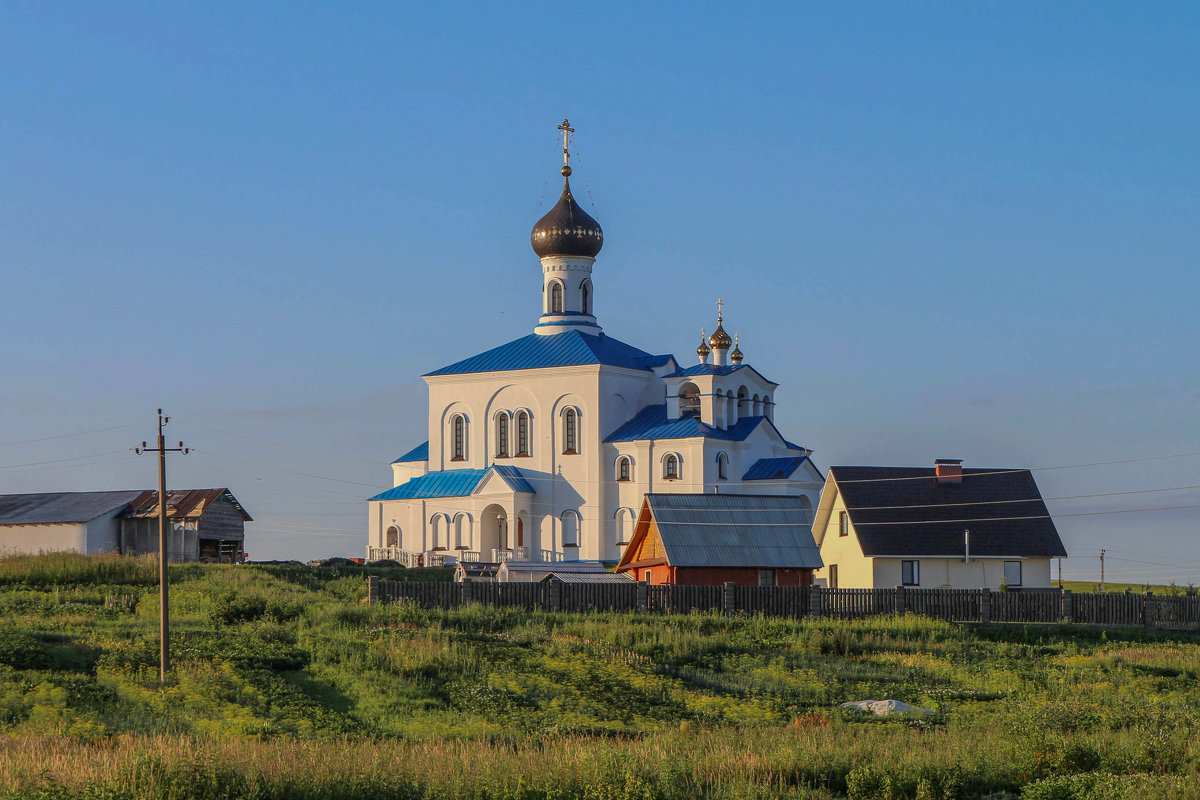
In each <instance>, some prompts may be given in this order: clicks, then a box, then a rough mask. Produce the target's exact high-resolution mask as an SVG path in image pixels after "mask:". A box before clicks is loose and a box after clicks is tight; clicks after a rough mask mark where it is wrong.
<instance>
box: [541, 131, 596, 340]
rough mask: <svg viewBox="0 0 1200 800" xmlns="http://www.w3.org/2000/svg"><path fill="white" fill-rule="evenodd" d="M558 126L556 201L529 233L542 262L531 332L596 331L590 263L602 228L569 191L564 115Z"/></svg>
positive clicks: (568, 137)
mask: <svg viewBox="0 0 1200 800" xmlns="http://www.w3.org/2000/svg"><path fill="white" fill-rule="evenodd" d="M557 130H558V131H559V133H561V134H562V141H563V147H562V152H563V165H562V176H563V189H562V194H561V195H559V198H558V202H557V203H556V204H555V205H554V208H552V209H550V211H549V213H547V214H546V216H544V217H542V218H541V219H540V220H538V222H537V224H536V225H534V226H533V233H531V234H530V237H529V238H530V243H531V244H532V245H533V252H535V253H537V255H538V258H539V259H540V260H541V262H542V316H541V318H540V319H539V320H538V324H537V326H535V327H534V332H535V333H540V334H546V335H550V334H555V333H566V332H567V331H572V330H578V331H581V332H583V333H590V334H598V333H600V326H599V325H598V324H597V323H596V316H595V313H594V310H593V299H594V298H593V292H592V267H593V265H595V263H596V254H597V253H599V252H600V248H601V247H603V246H604V231H603V230H601V228H600V223H598V222H596V220H594V219H592V218H591V216H589V215H588V213H587V212H586V211H584V210H583V209H582V208H580V207H579V203H577V202H575V197H574V196H573V195H572V194H571V149H570V148H571V134H573V133H574V132H575V129H574V128H572V127H571V123H570V121H569V120H565V119H564V120H563V121H562V124H561V125H559V126H558V128H557Z"/></svg>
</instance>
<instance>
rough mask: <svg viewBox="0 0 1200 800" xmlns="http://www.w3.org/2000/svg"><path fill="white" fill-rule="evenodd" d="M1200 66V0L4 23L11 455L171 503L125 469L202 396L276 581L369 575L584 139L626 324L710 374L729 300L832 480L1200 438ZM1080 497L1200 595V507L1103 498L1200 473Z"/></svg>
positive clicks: (338, 11) (517, 328)
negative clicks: (434, 403) (386, 495)
mask: <svg viewBox="0 0 1200 800" xmlns="http://www.w3.org/2000/svg"><path fill="white" fill-rule="evenodd" d="M1198 42H1200V12H1198V11H1197V8H1196V6H1194V5H1193V4H1184V3H1179V4H1165V3H1164V4H1151V5H1147V4H1134V3H1130V4H1127V5H1115V4H1108V3H1082V2H1080V3H1054V4H1045V3H944V4H937V3H925V4H883V3H878V4H875V3H870V4H868V3H829V4H823V5H818V4H796V3H786V4H782V3H781V4H778V5H776V6H770V5H766V4H764V5H761V6H757V7H755V8H750V9H741V10H729V9H726V8H720V7H717V6H716V5H713V6H705V5H703V4H697V3H679V4H671V5H667V4H653V5H643V4H633V5H621V4H615V3H604V4H598V5H594V6H586V5H571V4H566V5H564V4H562V3H546V4H538V5H534V4H526V5H522V6H521V7H520V9H519V10H513V8H512V7H506V6H502V5H500V4H497V5H495V6H493V5H471V4H446V3H439V4H429V5H428V6H426V7H424V8H420V7H417V4H393V3H387V4H384V3H381V4H367V3H354V4H317V3H304V4H302V3H278V4H267V3H255V4H241V3H237V4H234V3H226V4H218V3H213V4H203V7H201V4H185V5H178V4H176V5H164V4H159V3H147V4H133V3H106V4H102V5H98V4H94V3H67V2H62V3H18V2H10V3H4V4H3V5H0V296H2V297H3V299H4V303H3V313H2V314H0V343H2V344H0V443H7V442H12V441H14V440H24V439H32V438H39V437H45V436H52V435H56V434H60V433H70V432H74V431H83V430H90V429H94V428H101V427H106V426H110V425H121V424H125V423H129V422H135V421H142V422H143V424H142V425H141V426H139V427H133V428H126V429H122V430H118V431H110V432H108V433H101V434H95V435H91V436H83V437H74V438H67V439H57V440H50V441H43V442H35V443H30V444H24V445H11V444H10V445H5V446H3V447H0V467H14V465H32V466H21V467H15V468H12V469H0V491H5V492H8V491H51V490H64V489H107V488H130V487H150V486H152V485H153V482H154V464H153V462H152V461H151V460H150V459H149V458H145V457H143V458H142V459H140V460H137V459H131V460H122V461H110V459H118V458H121V457H122V453H121V452H120V451H121V449H122V448H125V447H128V446H131V445H132V444H134V443H136V442H139V441H141V439H143V438H148V437H149V436H150V435H151V433H152V428H151V427H150V422H151V418H152V414H153V410H154V408H155V407H157V406H159V405H162V406H164V407H165V408H167V409H168V411H170V412H171V413H173V414H176V415H178V417H179V418H180V420H181V421H180V422H179V423H178V424H176V425H172V428H171V431H170V433H171V436H172V437H173V438H176V439H178V438H184V439H186V440H187V441H188V443H189V444H191V445H194V446H195V447H197V448H199V449H200V450H202V451H204V452H203V453H199V454H194V455H191V456H187V457H186V458H176V459H174V460H173V462H172V469H173V472H172V477H171V483H172V485H175V486H184V485H186V486H201V485H203V486H211V485H227V486H229V487H230V488H231V489H232V490H233V491H234V493H235V494H236V495H237V496H238V497H239V498H241V499H242V500H243V501H244V503H245V504H246V506H247V507H248V508H249V509H250V511H251V513H252V514H254V516H255V518H256V520H258V521H259V522H258V523H257V524H256V525H255V526H252V531H251V533H250V536H249V544H248V549H249V550H250V552H251V556H252V557H257V558H272V557H276V558H286V557H299V558H310V557H317V556H324V555H330V554H352V555H357V554H359V553H360V551H361V546H362V543H363V538H362V531H363V529H364V527H365V521H364V520H365V504H364V503H362V502H361V500H360V499H358V498H362V497H365V496H367V495H369V494H371V493H372V490H371V487H374V486H378V487H384V486H386V485H389V479H390V471H389V469H388V467H387V466H386V465H387V463H388V462H389V461H390V460H391V459H392V458H394V457H396V456H397V455H399V454H400V453H402V452H404V451H405V450H407V449H408V448H409V447H410V446H411V445H413V444H416V443H418V442H419V441H421V440H423V439H424V433H423V430H424V426H425V413H426V409H425V404H424V384H423V383H422V382H421V381H420V379H419V377H418V376H419V375H420V374H421V373H423V372H426V371H428V370H431V369H434V368H436V367H438V366H441V365H443V364H446V363H450V362H452V361H455V360H457V359H459V358H462V357H465V356H467V355H470V354H472V353H474V352H477V351H480V350H483V349H486V348H488V347H490V346H493V345H495V344H499V343H501V342H504V341H507V340H509V339H512V338H516V337H517V336H520V335H523V334H525V333H527V332H528V331H529V330H530V328H531V326H532V324H533V323H534V321H535V317H536V315H537V313H538V311H539V287H540V270H539V266H538V263H537V260H536V257H535V256H534V255H533V253H532V251H531V250H530V249H529V244H528V234H529V229H530V227H531V226H532V224H533V222H534V221H535V220H536V219H537V218H538V217H539V216H540V215H541V214H542V213H544V211H545V210H546V208H547V207H548V204H549V203H552V202H553V201H554V199H555V196H556V194H557V188H558V177H557V166H558V164H557V161H558V155H557V152H556V136H557V134H556V131H555V130H554V126H555V125H556V124H557V123H558V122H559V121H560V120H561V119H562V118H563V117H570V119H571V121H572V123H573V124H574V125H575V127H576V129H577V131H578V133H577V134H576V143H577V150H578V157H577V158H576V160H575V162H574V164H575V166H576V173H575V180H574V182H573V183H574V185H575V187H576V192H577V194H578V195H579V196H580V198H581V200H582V201H583V202H584V205H585V207H587V208H588V210H589V211H591V212H592V213H593V214H594V216H596V217H597V219H599V220H600V222H601V224H602V225H603V226H604V229H605V233H606V245H605V248H604V252H603V253H602V254H601V257H600V260H599V262H598V265H597V268H596V309H597V313H598V314H599V316H600V320H601V322H602V323H603V324H604V326H605V328H606V330H607V331H608V333H609V334H610V335H613V336H616V337H618V338H621V339H623V340H625V341H628V342H630V343H632V344H635V345H637V346H639V347H642V348H644V349H647V350H650V351H653V352H674V353H676V355H677V356H679V357H681V358H683V359H685V360H687V359H690V358H691V354H692V352H693V349H694V347H695V342H696V340H697V337H698V332H699V328H700V327H701V326H706V327H708V328H710V329H711V327H712V323H713V316H714V314H713V311H714V302H715V299H716V298H717V297H718V296H721V297H724V298H725V300H726V304H727V305H726V309H727V320H728V322H729V327H730V329H731V330H737V331H739V332H740V333H741V336H742V349H743V350H744V351H745V352H746V354H747V358H748V361H749V362H750V363H752V364H754V365H755V366H756V367H758V368H759V369H760V370H761V371H763V372H764V373H765V374H767V375H768V376H770V377H771V378H773V379H774V380H777V381H779V382H780V383H781V384H782V388H781V390H780V392H779V394H778V401H779V404H780V405H779V409H778V421H779V422H780V425H781V427H782V429H783V430H784V432H785V433H786V434H787V435H788V436H789V438H791V439H793V440H795V441H799V442H802V443H804V444H806V445H807V446H809V447H812V448H813V449H814V450H815V451H816V456H815V458H816V460H817V462H818V464H819V465H821V466H822V467H826V466H829V465H835V464H901V465H910V464H918V465H920V464H928V463H931V461H932V459H933V458H935V457H944V456H950V457H961V458H963V459H965V461H966V464H967V465H968V466H1031V467H1049V466H1061V465H1071V464H1083V463H1091V462H1096V461H1108V460H1115V459H1123V458H1141V457H1150V456H1162V455H1169V454H1179V453H1191V452H1196V451H1200V422H1198V417H1200V378H1198V376H1197V350H1198V349H1200V348H1198V347H1197V341H1198V340H1200V322H1198V318H1197V309H1196V307H1197V300H1198V298H1200V278H1198V277H1197V264H1198V263H1200V258H1198V256H1200V245H1198V243H1197V235H1196V234H1197V218H1198V214H1197V212H1198V211H1200V195H1198V192H1197V186H1200V174H1198V173H1200V154H1198V152H1200V151H1198V148H1197V146H1196V142H1197V139H1198V134H1200V130H1198V128H1200V88H1198V87H1200V84H1198V83H1197V81H1196V76H1197V75H1200V45H1198V44H1197V43H1198ZM451 275H454V276H457V277H455V278H453V279H451ZM182 420H187V421H189V422H190V423H198V424H199V425H203V426H206V428H214V429H220V430H225V431H233V432H237V433H241V434H243V435H245V436H250V437H255V438H258V439H263V440H268V441H272V442H281V443H287V444H291V445H293V446H296V447H302V448H308V449H311V450H321V451H327V452H329V453H333V454H338V456H336V457H335V456H325V455H319V454H316V453H309V452H303V451H299V450H287V449H283V448H278V447H273V446H269V445H265V444H259V443H257V442H252V441H248V440H245V439H237V438H234V437H231V436H228V435H226V434H222V433H216V432H215V431H212V430H207V429H205V428H200V427H197V425H196V424H187V423H185V422H183V421H182ZM102 454H103V455H102ZM86 455H96V456H97V458H96V459H95V461H96V462H97V463H95V464H94V465H93V466H78V465H77V464H78V463H79V462H63V463H61V464H48V465H47V464H39V463H35V462H43V461H49V460H53V459H60V458H70V457H74V456H86ZM218 456H219V457H220V458H218ZM341 456H345V457H341ZM229 458H237V459H241V460H242V461H246V462H252V463H250V464H245V463H240V462H235V461H229V460H224V459H229ZM356 459H357V460H356ZM259 465H266V466H259ZM35 467H36V468H35ZM281 469H287V470H292V471H293V472H301V473H311V474H314V475H321V476H325V477H331V478H338V479H340V480H341V481H346V482H347V483H336V482H333V481H328V480H323V479H318V478H312V477H308V476H304V475H295V474H291V473H288V472H282V471H280V470H281ZM1038 479H1039V482H1040V484H1041V486H1042V489H1043V493H1044V494H1045V495H1046V496H1047V497H1062V496H1074V495H1081V494H1096V493H1105V492H1117V491H1135V490H1146V489H1155V488H1160V489H1161V488H1174V487H1179V486H1190V485H1197V484H1200V457H1185V458H1178V459H1172V460H1157V461H1144V462H1138V463H1131V464H1125V465H1114V466H1108V467H1099V468H1083V469H1073V470H1051V471H1045V472H1040V473H1038ZM363 484H365V485H363ZM300 487H311V488H309V489H305V488H300ZM317 489H319V490H322V491H315V490H317ZM336 493H342V494H336ZM296 503H307V504H310V505H305V506H295V505H294V504H296ZM1051 505H1052V510H1053V511H1054V512H1055V513H1056V514H1059V515H1060V516H1059V519H1058V524H1059V528H1060V530H1061V531H1062V533H1063V535H1064V539H1065V541H1066V543H1067V547H1068V549H1069V550H1070V551H1071V553H1072V556H1073V558H1072V559H1070V560H1069V561H1068V562H1066V565H1065V572H1066V574H1067V575H1068V576H1072V575H1074V576H1079V577H1089V576H1092V575H1094V574H1095V573H1096V571H1097V564H1096V558H1095V556H1096V553H1097V551H1098V548H1100V547H1108V548H1110V549H1111V550H1113V553H1112V557H1113V558H1114V560H1113V561H1110V562H1109V567H1110V572H1109V574H1110V575H1117V576H1122V575H1124V576H1127V577H1137V578H1152V579H1155V580H1159V579H1165V578H1175V579H1176V580H1177V581H1180V582H1185V583H1186V582H1187V581H1189V580H1191V581H1194V582H1196V583H1200V509H1186V508H1185V509H1177V510H1174V511H1156V512H1149V513H1139V514H1116V515H1108V516H1067V515H1069V514H1078V513H1081V512H1090V511H1099V510H1121V509H1129V508H1158V507H1163V506H1185V505H1200V491H1197V490H1187V491H1172V492H1161V493H1156V494H1132V495H1125V496H1115V497H1107V498H1089V499H1080V500H1062V501H1054V502H1052V504H1051ZM298 510H302V511H304V512H305V513H303V514H301V513H297V511H298ZM347 534H355V535H354V536H350V535H347ZM1118 551H1120V552H1118ZM1121 558H1123V559H1126V561H1120V560H1117V559H1121ZM1139 561H1140V562H1153V563H1149V564H1139V563H1137V562H1139ZM1162 565H1167V566H1162Z"/></svg>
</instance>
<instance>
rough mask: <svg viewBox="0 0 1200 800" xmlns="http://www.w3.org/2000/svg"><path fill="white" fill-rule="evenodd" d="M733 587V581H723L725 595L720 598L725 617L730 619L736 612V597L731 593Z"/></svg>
mask: <svg viewBox="0 0 1200 800" xmlns="http://www.w3.org/2000/svg"><path fill="white" fill-rule="evenodd" d="M735 585H736V584H735V583H734V582H733V581H725V593H724V596H723V597H722V598H721V599H722V601H723V604H724V606H725V615H726V616H730V617H731V616H733V614H734V612H735V611H737V597H736V596H735V595H734V593H733V587H734V586H735Z"/></svg>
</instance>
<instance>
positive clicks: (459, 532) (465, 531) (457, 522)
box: [454, 514, 471, 550]
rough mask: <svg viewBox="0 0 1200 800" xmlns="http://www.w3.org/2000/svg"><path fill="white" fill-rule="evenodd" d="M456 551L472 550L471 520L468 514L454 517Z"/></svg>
mask: <svg viewBox="0 0 1200 800" xmlns="http://www.w3.org/2000/svg"><path fill="white" fill-rule="evenodd" d="M454 549H456V550H470V549H471V518H470V517H469V516H467V515H466V514H458V515H457V516H455V517H454Z"/></svg>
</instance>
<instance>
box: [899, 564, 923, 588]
mask: <svg viewBox="0 0 1200 800" xmlns="http://www.w3.org/2000/svg"><path fill="white" fill-rule="evenodd" d="M900 583H902V584H903V585H905V586H920V585H921V562H920V561H901V562H900Z"/></svg>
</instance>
